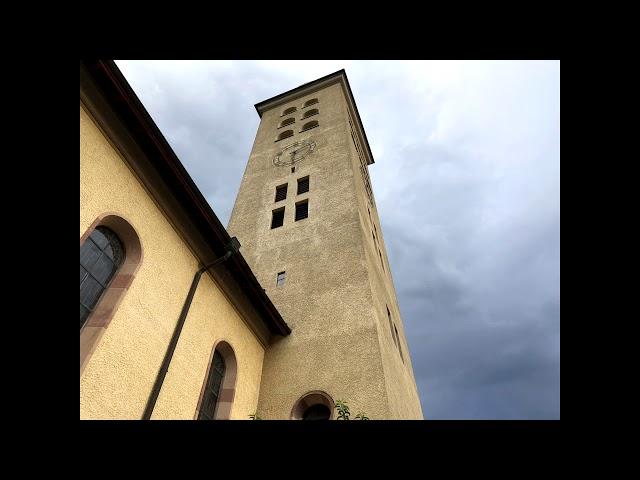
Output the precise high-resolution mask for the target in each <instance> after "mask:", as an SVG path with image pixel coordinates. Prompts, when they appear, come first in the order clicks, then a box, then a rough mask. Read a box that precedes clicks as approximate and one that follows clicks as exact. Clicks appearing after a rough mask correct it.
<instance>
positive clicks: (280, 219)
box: [271, 207, 284, 228]
mask: <svg viewBox="0 0 640 480" xmlns="http://www.w3.org/2000/svg"><path fill="white" fill-rule="evenodd" d="M283 223H284V207H282V208H279V209H277V210H274V211H273V212H271V228H278V227H281V226H282V224H283Z"/></svg>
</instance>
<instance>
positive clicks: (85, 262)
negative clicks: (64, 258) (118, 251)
mask: <svg viewBox="0 0 640 480" xmlns="http://www.w3.org/2000/svg"><path fill="white" fill-rule="evenodd" d="M101 254H102V252H101V251H100V249H99V248H98V247H97V246H96V244H95V243H93V240H92V239H91V238H87V240H86V241H85V242H84V244H83V245H82V246H81V247H80V265H82V266H83V267H84V268H89V267H91V266H92V265H93V264H94V263H95V262H96V260H97V259H98V258H99V257H100V255H101Z"/></svg>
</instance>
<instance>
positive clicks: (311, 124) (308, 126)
mask: <svg viewBox="0 0 640 480" xmlns="http://www.w3.org/2000/svg"><path fill="white" fill-rule="evenodd" d="M317 126H318V121H317V120H314V121H312V122H308V123H305V124H304V125H303V126H302V130H300V131H301V132H304V131H305V130H311V129H312V128H315V127H317Z"/></svg>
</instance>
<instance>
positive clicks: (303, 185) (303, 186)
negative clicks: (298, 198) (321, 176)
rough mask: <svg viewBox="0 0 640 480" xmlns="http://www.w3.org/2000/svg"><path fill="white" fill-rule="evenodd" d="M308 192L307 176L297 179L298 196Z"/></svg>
mask: <svg viewBox="0 0 640 480" xmlns="http://www.w3.org/2000/svg"><path fill="white" fill-rule="evenodd" d="M308 191H309V175H307V176H306V177H304V178H299V179H298V195H300V194H302V193H307V192H308Z"/></svg>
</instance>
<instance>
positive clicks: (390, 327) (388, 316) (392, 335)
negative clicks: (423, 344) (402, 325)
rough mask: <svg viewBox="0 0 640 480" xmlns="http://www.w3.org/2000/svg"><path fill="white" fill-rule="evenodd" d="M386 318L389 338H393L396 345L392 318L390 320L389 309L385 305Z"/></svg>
mask: <svg viewBox="0 0 640 480" xmlns="http://www.w3.org/2000/svg"><path fill="white" fill-rule="evenodd" d="M387 318H388V319H389V331H390V332H391V338H393V343H395V344H396V345H398V343H397V341H396V336H395V332H394V331H393V329H394V325H393V320H391V312H390V311H389V307H387Z"/></svg>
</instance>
